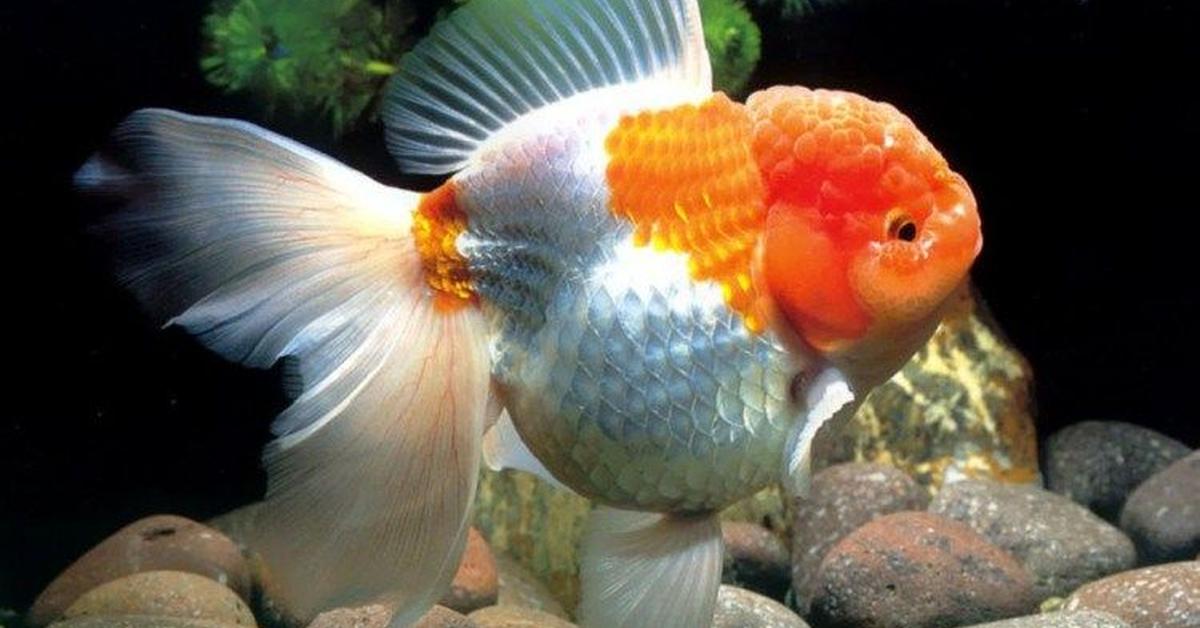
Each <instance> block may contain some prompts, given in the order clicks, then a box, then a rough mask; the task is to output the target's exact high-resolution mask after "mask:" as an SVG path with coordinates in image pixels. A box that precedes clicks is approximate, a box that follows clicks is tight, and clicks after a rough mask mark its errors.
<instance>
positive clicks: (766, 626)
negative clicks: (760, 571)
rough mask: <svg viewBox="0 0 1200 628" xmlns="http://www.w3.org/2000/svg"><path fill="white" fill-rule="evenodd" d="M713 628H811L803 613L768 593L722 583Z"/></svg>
mask: <svg viewBox="0 0 1200 628" xmlns="http://www.w3.org/2000/svg"><path fill="white" fill-rule="evenodd" d="M712 628H808V624H807V623H805V621H804V620H803V619H801V618H800V616H799V615H797V614H795V613H793V612H792V611H791V610H789V609H788V607H786V606H784V605H783V604H780V603H779V602H776V601H775V600H772V599H771V598H769V597H766V596H765V595H759V594H757V593H755V592H753V591H747V590H746V589H743V588H740V587H735V586H730V585H727V584H723V585H721V590H720V591H719V592H718V593H717V608H716V611H715V612H714V613H713V624H712Z"/></svg>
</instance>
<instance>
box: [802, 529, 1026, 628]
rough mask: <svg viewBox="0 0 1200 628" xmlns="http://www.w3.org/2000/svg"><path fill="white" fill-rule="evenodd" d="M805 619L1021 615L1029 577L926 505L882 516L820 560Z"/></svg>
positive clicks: (898, 622) (837, 622) (963, 619)
mask: <svg viewBox="0 0 1200 628" xmlns="http://www.w3.org/2000/svg"><path fill="white" fill-rule="evenodd" d="M815 590H816V597H815V598H814V599H813V604H812V611H811V613H810V614H809V621H811V622H812V623H813V624H815V625H819V626H829V627H840V626H845V627H851V626H853V627H855V628H883V627H888V628H891V627H895V628H934V627H937V628H943V627H944V628H949V627H952V626H961V625H965V624H970V623H978V622H984V621H992V620H996V619H1004V618H1008V617H1013V616H1018V615H1024V614H1027V613H1029V612H1031V611H1032V610H1033V609H1034V607H1035V604H1036V600H1035V599H1034V597H1033V582H1032V579H1031V577H1030V576H1029V574H1028V573H1027V572H1026V571H1025V569H1024V568H1023V567H1022V566H1021V565H1020V563H1018V562H1017V560H1016V559H1015V558H1013V556H1012V555H1010V554H1008V553H1007V552H1005V551H1004V550H1001V549H1000V548H998V547H996V546H994V545H992V544H991V543H988V542H987V540H986V539H984V538H983V537H981V536H979V535H978V534H976V533H975V531H973V530H971V529H970V528H968V527H967V526H965V525H963V524H961V523H959V522H957V521H953V520H950V519H946V518H944V517H940V516H938V515H934V514H931V513H926V512H900V513H895V514H891V515H887V516H884V517H880V518H879V519H876V520H874V521H872V522H870V523H868V524H866V525H864V526H863V527H861V528H859V529H857V530H855V531H854V532H852V533H851V534H850V535H849V536H847V537H846V538H844V539H842V540H841V542H839V543H838V544H837V545H835V546H834V547H833V548H832V549H831V550H830V551H829V554H828V555H827V556H826V557H825V560H824V561H823V562H822V563H821V568H820V572H819V573H818V575H817V580H816V588H815Z"/></svg>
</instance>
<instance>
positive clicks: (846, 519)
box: [792, 463, 929, 613]
mask: <svg viewBox="0 0 1200 628" xmlns="http://www.w3.org/2000/svg"><path fill="white" fill-rule="evenodd" d="M928 503H929V494H928V493H927V492H926V491H925V490H924V489H923V488H921V487H920V486H918V485H917V483H916V482H914V481H913V480H912V479H911V478H909V477H908V476H907V475H905V474H904V473H903V472H902V471H900V470H899V469H897V468H895V467H889V466H887V465H880V464H868V463H846V464H839V465H835V466H832V467H829V468H828V469H825V470H823V471H821V472H820V473H818V474H816V476H814V477H813V480H812V487H811V488H810V490H809V495H808V497H806V498H797V499H796V501H795V506H794V508H793V512H794V516H795V519H794V520H793V523H792V591H793V593H794V595H795V600H796V608H798V609H800V612H802V613H807V612H808V608H809V606H810V604H811V603H812V597H813V595H814V593H815V591H814V589H813V583H814V581H815V578H816V575H817V569H818V567H820V565H821V561H822V560H823V559H824V558H825V554H826V553H827V552H828V551H829V548H830V547H833V545H834V544H835V543H837V542H838V541H840V540H841V539H842V538H843V537H845V536H846V535H847V534H849V533H850V532H852V531H853V530H855V529H857V528H858V527H859V526H862V525H863V524H865V523H867V522H868V521H871V520H872V519H875V518H876V517H880V516H883V515H886V514H889V513H893V512H900V511H903V510H924V509H925V506H926V504H928Z"/></svg>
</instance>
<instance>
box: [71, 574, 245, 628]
mask: <svg viewBox="0 0 1200 628" xmlns="http://www.w3.org/2000/svg"><path fill="white" fill-rule="evenodd" d="M112 615H156V616H164V617H186V618H190V619H207V620H212V621H218V622H224V623H227V624H236V625H239V626H254V625H256V624H255V622H254V615H252V614H251V613H250V609H249V608H247V607H246V604H245V603H244V602H242V600H241V598H239V597H238V596H237V594H236V593H234V592H233V591H231V590H230V589H229V587H226V586H225V585H222V584H220V583H219V582H216V581H215V580H211V579H209V578H205V577H204V576H197V575H196V574H192V573H184V572H182V571H145V572H141V573H135V574H131V575H128V576H125V577H123V578H118V579H116V580H112V581H110V582H106V583H104V584H102V585H100V586H98V587H96V588H95V589H92V590H91V591H88V592H87V593H84V594H83V595H81V596H79V599H77V600H75V602H74V603H73V604H71V606H69V607H68V608H67V610H66V611H65V612H64V613H63V617H64V618H66V619H70V618H73V617H82V616H96V617H99V616H112Z"/></svg>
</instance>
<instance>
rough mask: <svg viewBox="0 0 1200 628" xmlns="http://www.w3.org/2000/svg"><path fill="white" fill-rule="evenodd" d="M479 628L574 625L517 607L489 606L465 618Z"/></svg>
mask: <svg viewBox="0 0 1200 628" xmlns="http://www.w3.org/2000/svg"><path fill="white" fill-rule="evenodd" d="M467 618H468V619H470V620H471V621H473V622H475V625H476V626H478V627H479V628H574V627H575V624H572V623H571V622H569V621H567V620H565V619H562V618H561V617H555V616H554V615H551V614H549V613H543V612H541V611H535V610H533V609H532V608H520V607H518V606H489V607H487V608H481V609H479V610H477V611H475V612H474V613H471V614H470V615H468V616H467Z"/></svg>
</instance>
